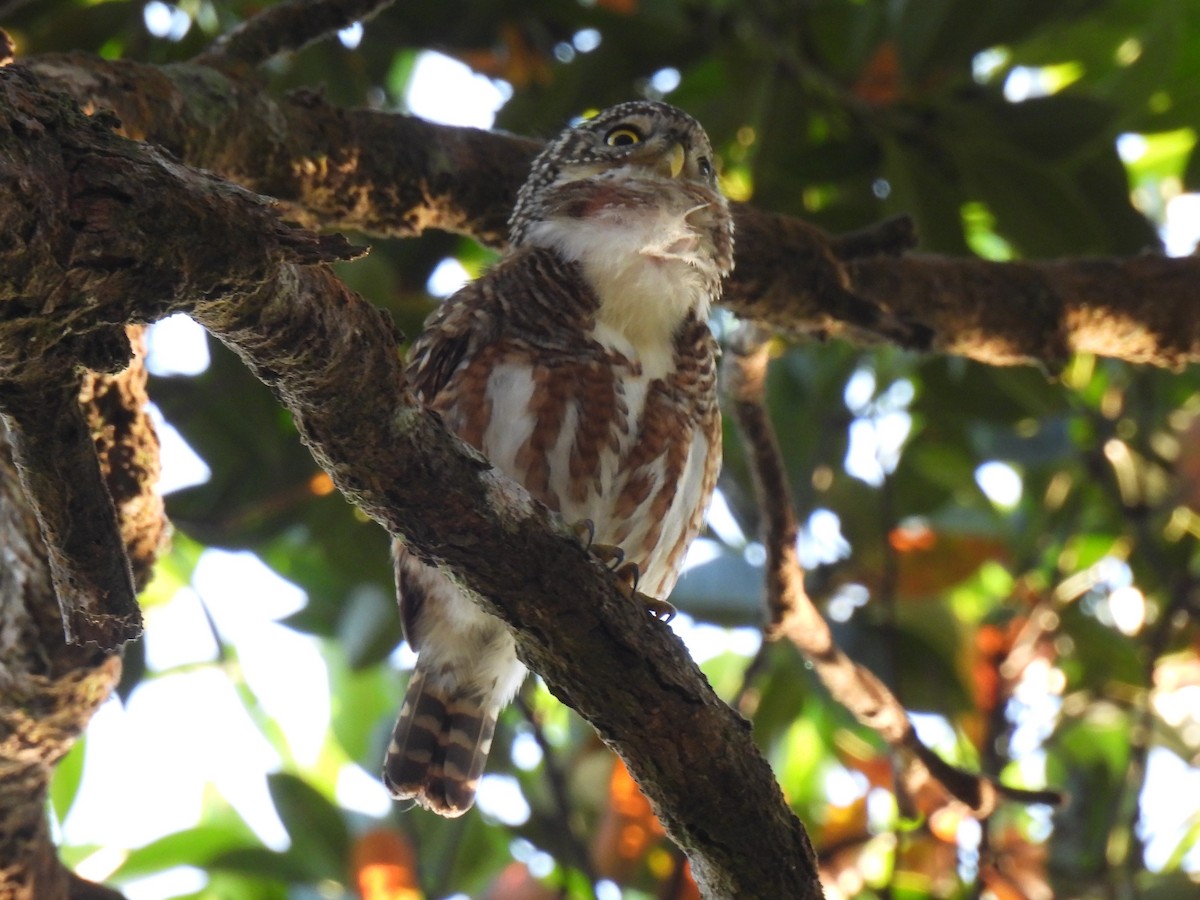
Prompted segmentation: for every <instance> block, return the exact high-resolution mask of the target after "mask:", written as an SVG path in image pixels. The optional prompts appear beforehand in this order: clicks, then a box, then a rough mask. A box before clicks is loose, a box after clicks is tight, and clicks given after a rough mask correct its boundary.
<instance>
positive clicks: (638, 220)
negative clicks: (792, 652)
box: [383, 101, 733, 816]
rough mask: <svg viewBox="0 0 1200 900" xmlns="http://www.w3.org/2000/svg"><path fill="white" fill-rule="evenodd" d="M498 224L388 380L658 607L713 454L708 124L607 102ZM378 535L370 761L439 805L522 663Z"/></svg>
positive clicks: (450, 800)
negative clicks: (376, 713) (382, 642)
mask: <svg viewBox="0 0 1200 900" xmlns="http://www.w3.org/2000/svg"><path fill="white" fill-rule="evenodd" d="M509 224H510V238H511V240H510V245H509V248H508V249H507V251H506V252H505V253H504V255H503V256H502V257H501V259H500V260H499V261H498V262H497V263H496V264H495V265H494V266H493V267H492V268H491V269H490V270H489V271H488V272H487V273H485V274H484V275H483V276H482V277H481V278H479V279H478V280H477V281H475V282H473V283H472V284H469V285H467V286H466V287H464V288H463V289H462V290H461V291H459V292H458V293H457V294H455V295H454V296H453V297H451V298H449V299H448V300H447V301H446V302H445V303H443V304H442V306H441V307H440V308H439V309H438V310H437V311H436V312H435V313H434V314H433V315H432V316H431V317H430V319H429V321H428V322H427V323H426V329H425V331H424V333H423V334H422V336H421V337H420V338H419V339H418V340H417V341H416V343H415V344H414V345H413V348H412V352H411V355H410V360H409V365H408V376H409V378H410V383H411V384H412V385H413V387H414V389H415V391H416V392H417V394H418V396H419V398H420V399H421V401H422V402H423V403H425V404H426V405H427V406H428V407H430V408H432V409H434V410H436V411H437V412H438V413H439V414H440V415H441V417H442V419H443V420H444V421H445V423H446V425H447V426H449V427H450V428H451V429H452V430H453V431H455V432H456V433H457V434H458V435H459V437H461V438H462V439H463V440H465V441H466V442H467V443H469V444H471V445H472V446H474V447H475V448H477V449H478V450H480V451H481V452H482V453H483V454H484V455H485V456H486V457H487V458H488V460H489V461H490V462H491V464H492V465H493V466H495V467H497V468H498V469H500V470H501V471H503V472H504V473H505V474H506V475H508V476H509V477H510V478H512V479H514V480H516V481H517V482H519V483H520V484H522V485H523V486H524V487H525V489H526V490H528V492H529V493H530V494H531V495H532V496H533V497H534V498H535V499H536V500H538V501H540V502H541V503H543V504H545V505H546V506H547V507H549V508H550V509H551V510H553V511H555V512H557V513H559V514H560V515H562V516H563V517H564V518H565V519H566V520H567V521H568V522H570V523H582V524H583V526H584V527H585V528H586V531H587V532H588V540H589V541H590V542H591V546H592V548H593V549H594V550H595V551H596V552H597V554H598V555H601V554H602V555H603V557H604V558H606V559H612V558H614V557H621V558H623V560H624V564H623V566H622V568H621V572H622V573H623V574H625V575H626V576H627V577H628V579H629V580H630V581H631V582H632V581H635V580H636V587H637V592H633V591H631V592H630V596H632V597H634V598H636V599H637V600H638V601H640V602H643V603H644V604H645V605H646V606H647V608H648V609H649V610H650V611H651V612H652V613H660V614H661V613H663V612H664V611H667V610H670V607H669V605H668V604H666V602H665V600H666V597H667V595H668V594H669V593H670V591H671V588H672V587H673V586H674V584H675V580H676V578H677V577H678V575H679V569H680V566H681V565H682V563H683V558H684V554H685V552H686V551H687V548H688V545H689V543H690V542H691V541H692V539H693V538H695V537H696V534H697V532H698V531H699V530H700V527H701V524H702V521H703V517H704V512H705V509H706V507H707V505H708V501H709V499H710V497H711V496H712V492H713V487H714V486H715V484H716V479H717V473H718V470H719V469H720V462H721V423H720V412H719V410H718V408H717V398H716V370H715V357H716V345H715V342H714V340H713V337H712V334H711V332H710V331H709V328H708V325H707V317H708V312H709V309H710V308H711V306H712V304H713V303H715V302H716V301H717V300H718V299H719V298H720V295H721V282H722V278H723V277H724V276H725V275H727V274H728V273H729V271H730V269H731V268H732V266H733V221H732V218H731V217H730V214H729V208H728V205H727V204H726V201H725V199H724V197H722V195H721V192H720V190H719V188H718V186H717V179H716V174H715V171H714V167H713V154H712V148H711V146H710V145H709V141H708V137H707V135H705V133H704V130H703V129H702V128H701V127H700V125H699V124H698V123H697V122H696V121H695V120H694V119H693V118H692V117H691V116H689V115H687V114H686V113H684V112H682V111H680V110H678V109H676V108H674V107H672V106H669V105H667V104H664V103H655V102H649V101H635V102H630V103H623V104H620V105H618V106H614V107H612V108H610V109H608V110H605V111H604V112H601V113H600V114H599V115H597V116H595V117H594V118H591V119H587V120H584V121H582V122H580V123H578V124H576V125H575V126H573V127H570V128H568V129H566V130H565V131H564V132H563V133H562V134H561V135H559V136H558V138H556V139H555V140H553V141H552V142H551V143H550V144H549V145H548V146H547V147H546V149H545V150H544V151H543V152H542V153H541V154H540V155H539V156H538V157H537V159H536V160H535V162H534V164H533V168H532V171H531V173H530V175H529V178H528V180H527V181H526V182H525V184H524V185H523V186H522V188H521V190H520V193H519V195H518V199H517V203H516V206H515V207H514V210H513V213H512V218H511V220H510V223H509ZM394 555H395V568H396V584H397V590H398V594H399V602H400V615H401V620H402V622H403V625H404V631H405V636H406V637H407V639H408V642H409V644H410V645H411V647H412V648H413V649H414V650H415V651H417V654H418V656H417V662H416V668H415V669H414V671H413V674H412V677H411V679H410V681H409V684H408V690H407V694H406V696H405V698H404V704H403V707H402V708H401V710H400V715H399V719H398V721H397V722H396V727H395V731H394V732H393V735H392V739H391V741H390V743H389V745H388V749H387V757H386V759H385V761H384V770H383V779H384V783H385V784H386V785H387V787H388V790H389V791H390V793H391V794H392V796H393V797H395V798H396V799H398V800H404V801H410V802H415V803H416V804H418V805H420V806H422V807H425V808H426V809H429V810H432V811H433V812H435V813H439V814H441V815H443V816H459V815H461V814H463V813H464V812H466V811H467V810H468V809H469V808H470V807H471V805H472V803H473V802H474V800H475V790H476V786H477V784H478V781H479V778H480V776H481V774H482V772H483V768H484V763H485V761H486V759H487V754H488V750H489V749H490V746H491V741H492V734H493V731H494V729H495V726H496V717H497V715H498V714H499V713H500V710H501V709H502V708H503V707H504V706H505V705H506V704H507V703H508V702H509V701H510V700H511V699H512V697H513V695H514V694H515V693H516V691H517V688H518V687H519V686H520V684H521V681H522V679H524V677H525V667H524V666H523V665H522V663H521V662H520V661H519V660H518V659H517V655H516V650H515V645H514V642H513V638H512V635H511V634H510V633H509V631H508V629H507V626H506V625H505V624H504V623H503V622H501V621H500V620H499V619H497V618H495V617H493V616H491V615H489V614H488V613H486V612H484V611H483V610H482V609H481V608H480V607H479V606H478V605H477V604H476V603H475V602H473V601H472V600H471V598H470V597H469V596H467V595H465V594H464V593H463V592H462V591H460V590H459V589H458V588H457V587H455V585H454V584H453V583H452V582H451V581H450V580H449V579H448V578H447V577H446V576H444V575H443V574H442V573H441V572H440V571H438V569H436V568H433V567H431V566H429V565H427V564H425V563H424V562H422V561H421V560H420V559H418V558H417V557H416V556H415V555H413V554H410V553H409V552H408V551H407V550H406V549H405V547H404V545H403V544H402V543H400V542H397V544H396V546H395V548H394Z"/></svg>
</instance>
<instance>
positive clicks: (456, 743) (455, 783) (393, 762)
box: [383, 662, 499, 818]
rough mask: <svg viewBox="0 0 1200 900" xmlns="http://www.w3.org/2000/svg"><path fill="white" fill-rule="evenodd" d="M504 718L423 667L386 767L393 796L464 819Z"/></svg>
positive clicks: (404, 708) (385, 779)
mask: <svg viewBox="0 0 1200 900" xmlns="http://www.w3.org/2000/svg"><path fill="white" fill-rule="evenodd" d="M498 713H499V705H498V704H496V703H495V702H494V701H489V700H488V699H486V698H480V697H479V696H478V694H474V693H472V694H469V695H462V694H456V693H455V692H454V690H453V688H447V687H445V686H443V685H438V684H437V683H436V679H428V678H427V677H426V672H425V671H424V670H423V669H422V668H421V665H420V663H419V662H418V664H417V668H416V670H415V671H414V672H413V675H412V678H411V680H410V681H409V685H408V691H407V693H406V694H405V696H404V705H403V706H402V707H401V709H400V716H399V718H398V719H397V720H396V727H395V729H394V731H393V732H392V740H391V743H389V744H388V749H387V756H386V758H385V759H384V763H383V782H384V784H385V785H387V789H388V791H389V792H390V793H391V795H392V796H393V797H394V798H395V799H397V800H410V801H413V802H415V803H416V804H418V805H419V806H422V807H424V808H425V809H428V810H431V811H432V812H435V813H437V814H438V815H441V816H446V817H448V818H454V817H456V816H461V815H462V814H463V813H465V812H466V811H467V810H468V809H470V808H471V806H472V805H473V804H474V803H475V789H476V788H477V787H478V785H479V778H480V776H481V775H482V774H483V767H484V764H485V763H486V762H487V756H488V751H489V750H491V747H492V735H493V734H494V733H495V730H496V716H497V714H498Z"/></svg>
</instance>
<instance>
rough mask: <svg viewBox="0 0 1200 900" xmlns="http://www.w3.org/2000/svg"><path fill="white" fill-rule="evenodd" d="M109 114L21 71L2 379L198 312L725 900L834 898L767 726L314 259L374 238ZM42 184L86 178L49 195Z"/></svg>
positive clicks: (4, 182)
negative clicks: (196, 166) (616, 772)
mask: <svg viewBox="0 0 1200 900" xmlns="http://www.w3.org/2000/svg"><path fill="white" fill-rule="evenodd" d="M102 125H103V123H102V122H100V123H98V122H96V121H94V120H93V121H89V120H87V119H85V118H84V117H82V116H80V115H78V114H75V113H73V112H72V111H71V110H70V109H69V108H68V107H66V106H65V105H64V104H62V103H60V102H57V101H56V98H55V97H54V96H53V95H52V94H46V93H45V92H44V91H43V90H42V89H41V85H40V84H39V83H38V80H37V78H36V77H34V76H33V75H32V74H31V73H30V72H29V71H22V70H21V69H20V67H16V66H14V67H9V68H8V69H0V154H3V155H2V156H0V158H3V159H6V160H12V161H13V162H12V163H10V164H9V165H10V167H12V168H14V171H11V172H10V173H7V174H9V175H10V176H11V177H6V178H2V179H0V216H2V215H5V214H6V213H7V215H6V218H5V219H0V226H2V227H0V233H3V234H6V235H9V236H11V237H10V238H9V240H11V242H12V245H13V247H14V252H12V253H8V254H4V255H3V256H0V286H3V290H2V291H0V382H4V381H9V382H16V381H20V380H22V379H27V378H28V377H30V376H29V373H30V371H31V370H33V369H36V367H37V366H39V365H43V364H44V361H45V360H46V359H48V358H49V356H51V355H59V356H60V361H61V357H65V358H67V359H72V358H74V357H73V356H72V354H77V353H79V351H80V348H84V349H86V348H87V347H89V346H91V345H90V343H89V341H88V340H87V339H88V338H89V336H93V335H95V334H96V333H98V332H104V331H105V330H106V329H110V328H111V327H112V323H114V322H120V321H126V320H134V321H146V320H153V319H155V318H158V317H160V316H163V315H166V314H167V313H169V312H173V311H186V312H189V313H191V314H192V315H193V316H194V317H195V318H196V319H197V320H198V321H199V322H200V323H201V324H203V325H204V326H205V327H206V328H208V329H209V330H210V331H211V332H212V333H213V334H215V335H216V336H217V337H219V338H220V339H221V340H223V341H225V342H226V343H227V344H228V345H229V346H231V347H232V348H233V349H234V350H235V351H236V352H237V353H238V354H239V355H240V356H241V357H242V358H243V359H244V360H245V361H246V362H247V364H248V365H249V366H250V367H251V368H252V369H253V371H254V372H255V373H256V374H257V375H258V377H259V378H261V379H262V380H263V381H264V382H266V383H267V384H269V385H271V387H272V388H273V389H274V390H275V392H276V394H277V395H278V396H279V397H280V399H281V401H282V402H283V403H284V404H285V405H286V406H287V407H288V408H289V409H290V410H291V411H292V413H293V415H294V416H295V418H296V421H297V424H298V426H299V428H300V432H301V434H302V436H303V438H304V440H305V442H306V443H307V444H308V445H309V447H310V448H311V449H312V451H313V453H314V455H315V456H316V457H317V459H318V460H319V461H320V462H321V464H322V465H323V466H324V467H325V468H326V469H327V470H328V471H329V472H330V474H331V475H332V476H333V478H334V480H335V482H336V483H337V484H338V486H339V487H340V488H341V489H342V490H343V492H345V493H346V494H347V495H348V496H349V497H351V498H352V499H353V500H354V501H355V502H356V503H357V504H358V505H359V506H360V507H361V508H362V509H363V510H365V511H366V512H367V513H368V514H370V515H372V516H373V517H374V518H376V519H377V520H378V521H380V522H381V523H383V524H384V525H385V527H387V528H388V530H389V531H390V532H391V533H392V534H393V535H396V536H398V537H401V538H402V539H404V540H406V541H408V542H409V544H410V545H411V546H412V547H413V549H414V550H415V551H416V552H418V553H420V554H421V555H422V556H423V557H425V558H427V559H430V560H433V561H435V562H437V563H439V564H442V565H444V566H446V567H447V568H448V569H449V571H451V572H452V573H454V574H455V575H456V576H457V577H459V578H461V579H462V580H463V582H464V583H465V584H466V585H467V586H468V587H469V588H471V589H472V590H474V591H476V592H478V594H479V595H480V597H481V602H483V603H484V604H485V605H486V606H487V608H489V609H491V610H492V611H493V612H495V613H496V614H497V615H499V616H501V617H502V618H504V619H505V620H506V621H508V622H509V623H510V624H511V625H512V626H513V629H514V632H515V634H516V637H517V641H518V647H519V652H520V654H521V656H522V658H523V659H524V660H525V661H526V662H527V663H529V665H530V666H531V667H532V668H533V669H534V670H535V671H537V672H539V673H540V674H542V675H543V676H544V677H545V678H546V680H547V683H548V684H550V685H551V688H552V690H553V691H554V692H555V693H556V694H557V695H558V696H559V697H561V698H563V699H564V700H565V701H566V702H567V703H569V704H570V705H572V706H574V707H575V708H576V709H578V710H579V711H580V712H581V713H582V714H583V715H584V717H585V718H587V719H589V721H591V722H593V723H594V724H595V725H596V727H597V729H598V730H599V732H600V734H601V735H602V736H603V737H604V738H605V739H606V740H607V741H608V742H609V743H610V744H611V745H612V746H613V747H614V748H615V749H616V750H617V752H618V753H620V754H621V756H622V757H623V758H624V759H625V761H626V764H627V765H628V766H629V768H630V771H631V772H633V773H634V775H635V777H636V778H637V779H638V781H639V783H640V784H641V786H642V788H643V790H644V791H645V792H646V794H647V795H648V796H649V797H650V799H651V801H652V802H653V803H654V805H655V808H656V811H657V812H658V814H659V816H660V818H661V819H662V820H663V822H664V824H665V826H666V828H667V830H668V831H669V833H670V834H671V835H672V837H673V838H674V839H675V840H676V842H677V843H679V844H680V846H681V847H683V848H684V850H685V851H686V852H687V854H688V856H689V858H690V859H691V861H692V866H693V871H694V872H695V874H696V877H697V880H698V881H699V883H700V884H701V886H702V887H703V889H704V890H705V892H706V894H707V896H710V897H817V896H820V893H821V891H820V885H819V882H818V880H817V876H816V865H815V857H814V855H813V853H812V848H811V846H810V844H809V842H808V839H807V836H806V835H805V832H804V830H803V828H802V826H801V825H800V823H799V822H798V821H797V819H796V818H795V816H794V815H793V814H792V812H791V810H790V809H789V808H788V806H787V804H786V803H785V802H784V799H783V797H782V794H781V793H780V790H779V787H778V785H777V784H776V782H775V779H774V776H773V774H772V772H771V770H770V768H769V766H768V765H767V763H766V761H765V760H764V759H763V758H762V756H761V754H759V752H758V751H757V749H756V748H755V746H754V744H753V742H752V741H751V739H750V734H749V729H748V726H747V724H746V723H745V722H744V721H743V720H742V719H740V717H738V716H737V715H736V714H735V713H733V712H732V711H731V710H730V709H729V708H728V707H727V706H726V705H725V704H723V703H722V702H721V701H720V700H719V698H717V697H716V695H715V694H714V693H713V692H712V689H711V688H710V687H709V685H708V684H707V682H706V681H705V679H704V677H703V675H702V674H701V673H700V671H699V669H698V668H697V667H696V666H695V664H694V662H693V661H692V660H691V658H690V657H689V656H688V654H687V653H686V651H685V650H684V648H683V646H682V645H681V644H680V642H679V641H678V640H677V639H675V638H674V637H673V635H672V634H671V633H670V631H669V629H667V628H666V627H665V626H662V625H656V624H655V623H653V622H652V621H647V619H646V617H645V614H644V612H643V611H642V610H640V609H639V608H638V607H637V605H636V604H630V603H628V601H627V600H625V599H624V598H623V595H622V593H621V591H620V590H619V588H618V587H617V585H616V583H615V581H614V576H613V575H612V573H610V572H609V571H608V570H607V569H605V568H604V567H603V566H601V565H600V564H599V563H597V562H595V561H594V560H593V559H592V558H591V557H590V555H589V554H588V553H587V552H586V551H585V550H584V549H583V548H582V547H581V546H580V545H579V544H578V543H577V542H576V541H575V540H574V539H573V538H572V537H571V536H569V534H568V532H567V530H566V529H565V528H564V526H563V525H562V523H560V522H558V521H557V520H555V519H552V518H551V515H550V514H549V513H548V512H547V511H546V510H545V508H543V507H541V506H540V505H538V504H535V503H534V502H533V501H532V500H531V499H530V498H529V497H528V495H527V494H526V493H525V492H524V491H523V490H522V489H521V488H520V487H519V486H517V485H515V484H513V483H512V482H510V481H508V480H507V479H504V478H503V477H501V476H500V475H499V474H497V473H496V472H495V471H494V470H492V469H491V467H490V466H489V465H488V464H487V462H486V460H484V459H482V458H481V457H480V456H479V455H478V454H477V453H475V452H474V451H472V450H471V449H470V448H468V447H467V446H466V445H464V444H462V443H461V442H460V441H458V440H457V439H456V438H454V437H453V436H452V435H450V434H449V433H448V432H447V431H446V429H445V428H444V427H443V426H442V424H441V421H440V420H439V419H438V418H437V417H436V416H435V415H433V414H432V413H430V412H428V411H426V410H424V409H423V408H421V407H420V406H419V405H417V404H416V403H415V402H414V400H413V398H412V397H411V395H410V394H409V393H408V391H407V390H406V388H405V385H404V381H403V372H402V369H401V364H400V352H399V335H398V334H397V333H396V331H395V328H394V326H393V325H392V324H391V321H390V319H389V318H388V317H387V316H386V315H385V314H382V313H381V312H380V311H379V310H377V309H376V308H374V307H372V306H370V305H369V304H367V303H366V302H364V301H363V300H362V299H361V298H360V297H358V296H357V295H355V294H353V293H352V292H350V291H349V290H348V289H347V288H346V287H345V286H344V285H343V284H342V283H341V282H340V281H338V279H337V278H336V277H335V276H334V275H333V274H332V272H331V271H330V270H329V269H328V268H327V267H325V266H323V265H314V264H313V263H315V262H317V261H319V260H324V259H333V258H344V257H346V256H350V255H353V251H352V250H351V249H350V248H348V247H347V246H346V245H345V243H344V242H342V241H339V240H336V239H329V238H317V237H316V236H313V235H309V234H307V233H305V232H303V231H300V230H298V229H296V228H293V227H289V226H285V225H283V224H282V223H280V222H278V221H277V220H276V219H275V218H274V215H273V214H272V213H271V211H270V209H269V207H268V206H267V205H266V204H265V203H264V202H263V201H262V200H260V199H259V198H257V197H255V196H253V195H250V194H248V193H247V192H245V191H242V190H240V189H231V188H230V187H228V186H227V185H225V184H224V183H223V182H220V181H219V180H217V179H215V178H213V177H212V176H209V175H206V174H203V173H199V172H196V171H193V170H190V169H187V168H185V167H183V166H181V165H179V164H177V163H175V162H173V161H171V160H170V159H168V158H166V157H164V156H163V155H162V154H160V153H158V152H157V151H155V150H153V149H152V148H149V147H145V146H141V145H136V144H132V143H130V142H128V141H124V140H122V139H119V138H117V137H115V136H113V135H112V134H110V133H109V132H108V131H107V130H106V129H105V128H104V127H102ZM31 139H33V140H34V143H35V144H37V146H36V147H34V148H32V149H31V148H30V147H29V146H27V144H28V142H29V141H30V140H31ZM43 183H44V184H54V183H62V184H66V185H68V189H67V190H66V191H58V192H47V191H40V190H32V191H31V186H33V185H39V184H43ZM50 248H54V249H55V250H56V251H57V252H54V253H50V252H48V250H49V249H50ZM49 298H54V300H53V302H50V300H49ZM106 358H107V357H106ZM108 362H109V363H110V364H111V363H112V360H111V359H108ZM367 386H370V388H371V389H367ZM3 396H4V395H3V392H0V404H2V402H3ZM36 424H37V422H36V421H35V422H34V425H35V426H36ZM101 518H102V517H97V518H96V519H95V520H94V523H95V524H96V527H97V528H100V529H103V527H104V525H103V522H102V521H101ZM530 560H537V561H538V565H537V567H536V568H535V569H534V570H533V571H532V572H531V571H530V566H529V561H530ZM64 646H66V645H64ZM581 660H587V661H588V664H587V665H581V664H580V661H581ZM614 673H620V675H621V677H620V678H614ZM73 721H75V720H73ZM680 735H686V736H687V738H686V740H680V739H679V736H680ZM39 846H41V845H40V844H39Z"/></svg>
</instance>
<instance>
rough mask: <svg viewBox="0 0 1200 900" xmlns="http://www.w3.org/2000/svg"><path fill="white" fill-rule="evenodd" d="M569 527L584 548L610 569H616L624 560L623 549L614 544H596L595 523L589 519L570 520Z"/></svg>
mask: <svg viewBox="0 0 1200 900" xmlns="http://www.w3.org/2000/svg"><path fill="white" fill-rule="evenodd" d="M570 527H571V531H572V532H573V533H574V534H575V537H576V538H577V539H578V540H579V543H581V544H583V546H584V549H586V550H587V551H588V552H590V553H591V554H592V556H594V557H596V559H598V560H600V562H602V563H604V565H606V566H608V567H609V568H610V569H616V567H617V566H619V565H621V563H623V562H624V561H625V551H624V550H622V549H621V548H620V547H618V546H617V545H616V544H597V543H596V542H595V541H596V523H595V522H593V521H592V520H591V519H580V520H579V521H578V522H572V523H571V526H570Z"/></svg>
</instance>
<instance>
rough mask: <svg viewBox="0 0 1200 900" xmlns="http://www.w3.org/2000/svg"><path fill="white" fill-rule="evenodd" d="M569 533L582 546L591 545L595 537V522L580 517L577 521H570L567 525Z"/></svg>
mask: <svg viewBox="0 0 1200 900" xmlns="http://www.w3.org/2000/svg"><path fill="white" fill-rule="evenodd" d="M567 527H569V528H570V529H571V533H572V534H573V535H575V538H576V539H577V540H578V541H579V543H581V544H583V546H584V547H591V546H592V541H594V540H595V539H596V523H595V522H593V521H592V520H591V519H580V520H579V521H578V522H572V523H571V524H570V525H569V526H567Z"/></svg>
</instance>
